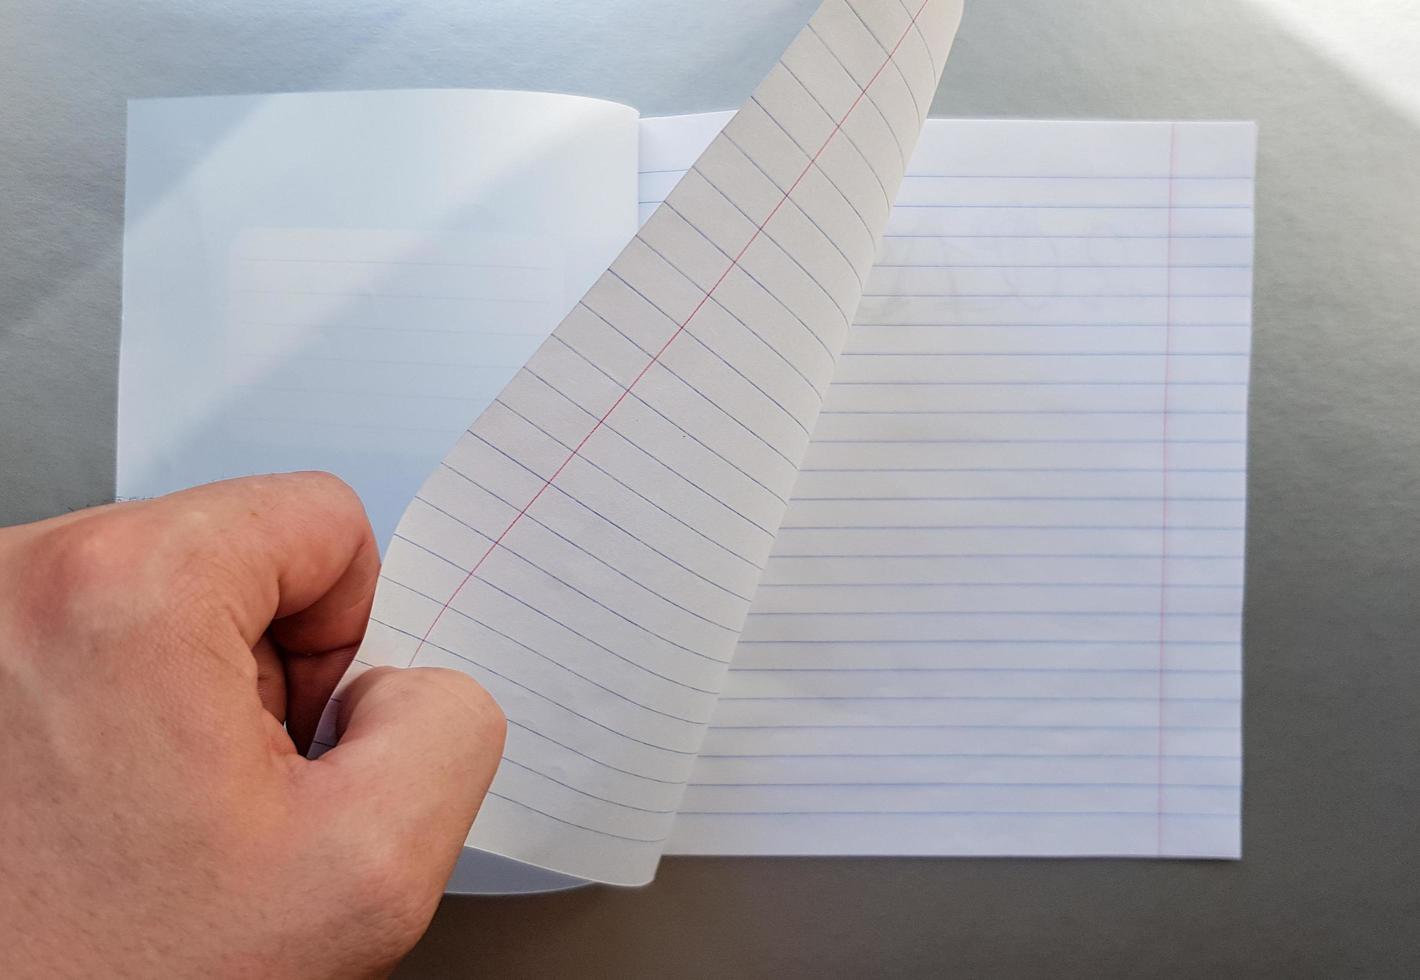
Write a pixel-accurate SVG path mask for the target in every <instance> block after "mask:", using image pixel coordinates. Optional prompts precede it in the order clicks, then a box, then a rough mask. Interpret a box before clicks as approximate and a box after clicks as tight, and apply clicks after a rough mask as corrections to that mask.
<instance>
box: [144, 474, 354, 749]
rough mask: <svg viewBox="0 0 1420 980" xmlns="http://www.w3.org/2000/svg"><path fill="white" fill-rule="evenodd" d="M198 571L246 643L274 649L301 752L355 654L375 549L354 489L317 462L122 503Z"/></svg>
mask: <svg viewBox="0 0 1420 980" xmlns="http://www.w3.org/2000/svg"><path fill="white" fill-rule="evenodd" d="M130 514H131V516H132V517H133V518H134V519H135V520H139V521H142V522H143V523H145V524H147V525H148V526H149V527H150V528H151V530H150V531H149V532H148V533H149V534H151V535H153V536H155V537H157V538H158V539H159V540H161V541H163V542H165V543H166V544H167V546H168V548H169V550H170V551H171V552H172V553H173V554H174V555H175V557H180V558H183V559H184V560H190V563H191V566H192V567H196V568H199V569H201V574H202V575H203V576H205V577H207V578H208V579H209V581H208V582H207V583H206V584H205V586H204V587H203V591H204V592H205V593H207V595H208V598H209V600H210V601H211V602H212V603H213V604H214V605H215V606H216V608H219V609H222V610H224V611H225V612H226V614H227V615H228V616H229V617H230V621H231V624H232V626H234V627H235V630H236V633H237V635H238V636H240V638H241V640H242V642H243V643H244V644H245V646H246V647H247V648H249V649H250V648H254V647H256V646H257V645H258V643H261V642H264V641H263V638H264V637H265V638H267V639H269V640H270V641H271V642H272V643H273V644H274V645H275V646H276V648H277V650H278V652H280V653H281V654H284V655H285V656H284V670H285V688H286V691H285V695H286V721H287V724H288V728H289V730H290V733H291V735H292V737H293V738H294V739H295V741H296V744H297V746H298V747H300V748H301V749H302V750H303V751H304V749H305V748H306V747H307V746H308V745H309V743H310V739H311V738H312V737H313V736H314V734H315V728H316V724H317V722H318V721H319V719H320V714H321V711H322V709H323V708H324V706H325V703H326V701H327V700H328V699H329V698H330V695H331V692H333V691H334V690H335V686H336V684H337V683H339V681H340V678H341V676H342V675H343V674H344V673H345V669H346V668H347V667H348V666H349V665H350V661H351V660H352V659H353V657H354V656H355V652H356V650H357V649H358V647H359V644H360V640H361V639H362V638H363V636H364V633H365V626H366V623H367V621H368V619H369V615H370V606H371V603H372V602H373V599H374V592H375V584H376V580H377V579H378V576H379V567H380V562H379V551H378V549H377V547H376V545H375V539H374V534H373V532H372V531H371V530H370V522H369V520H368V519H367V518H366V516H365V511H364V507H363V506H362V505H361V503H360V499H359V497H358V496H356V494H355V492H354V491H353V490H351V489H350V487H349V486H347V485H346V484H345V483H343V482H342V481H340V480H339V479H337V478H336V477H333V476H331V475H329V474H326V473H286V474H277V475H272V476H261V477H248V478H244V479H238V480H227V481H224V482H221V483H213V484H207V485H205V486H200V487H195V488H193V489H191V490H184V491H180V492H178V493H174V494H170V495H168V496H166V497H161V498H158V499H157V500H152V501H146V502H144V503H143V504H141V505H139V507H138V508H135V509H134V510H133V511H130Z"/></svg>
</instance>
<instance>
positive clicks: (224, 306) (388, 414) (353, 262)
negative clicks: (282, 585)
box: [117, 91, 637, 542]
mask: <svg viewBox="0 0 1420 980" xmlns="http://www.w3.org/2000/svg"><path fill="white" fill-rule="evenodd" d="M636 139H637V131H636V113H635V111H634V110H632V109H629V108H627V107H626V106H620V105H616V104H614V103H610V102H602V101H598V100H594V99H584V98H577V97H573V96H563V95H547V94H542V93H533V92H457V91H406V92H328V93H307V94H300V95H263V96H234V97H218V98H197V99H144V100H138V101H135V102H133V103H131V104H130V107H129V155H128V174H127V177H128V183H127V210H128V213H127V223H126V232H125V238H124V295H123V301H124V312H123V345H122V354H121V359H122V363H121V369H120V372H119V423H118V479H117V482H118V493H119V495H120V496H122V497H142V496H153V495H156V494H160V493H166V492H168V491H171V490H175V489H177V488H179V487H183V486H187V485H189V484H192V483H197V482H201V481H204V480H212V479H218V478H221V477H224V476H236V475H242V474H246V473H251V472H269V471H275V470H289V469H325V470H330V471H332V472H334V473H336V474H338V475H340V476H342V477H344V478H345V479H346V480H347V481H348V482H349V483H351V484H352V485H353V486H354V487H355V488H356V490H358V491H359V493H360V495H361V498H362V499H363V500H364V502H365V506H366V509H367V510H368V511H369V513H370V517H371V520H372V523H373V524H374V526H375V530H376V534H377V536H378V538H379V540H380V541H381V542H384V541H385V540H386V539H387V538H388V537H389V533H390V532H391V531H392V530H393V528H394V525H395V522H396V521H397V519H398V517H399V515H400V513H401V512H402V511H403V509H404V507H405V505H406V504H407V503H408V501H409V498H410V497H411V496H412V495H413V493H414V492H415V490H417V489H418V487H419V484H420V482H421V481H422V480H423V478H424V476H425V475H426V474H427V472H428V469H429V465H430V460H432V459H437V458H438V457H439V456H440V455H441V454H442V453H443V452H444V451H445V450H446V449H447V448H448V446H449V444H450V443H451V442H452V441H453V440H454V439H455V438H456V437H457V435H458V434H459V433H460V432H462V431H463V429H464V427H465V426H467V425H468V420H469V419H471V418H473V417H474V416H475V415H477V414H478V413H479V412H480V411H482V410H483V408H484V407H486V406H487V405H488V403H489V402H490V401H491V400H492V398H493V396H494V395H495V394H497V393H498V391H500V390H501V389H502V387H503V385H504V384H506V383H507V381H508V379H509V378H511V377H512V375H513V373H514V372H515V371H516V370H517V369H518V368H519V367H521V366H522V364H523V363H524V362H525V361H526V360H527V358H528V356H529V355H530V354H531V353H532V351H533V350H534V349H535V348H536V347H537V345H538V344H539V343H540V342H541V341H542V340H543V339H544V338H545V337H546V336H547V334H548V333H550V332H551V330H552V328H553V327H554V326H556V325H557V322H558V321H559V320H560V319H561V318H562V316H563V315H565V313H566V312H567V310H568V309H570V308H571V306H572V304H573V303H574V302H576V300H577V298H578V297H579V296H581V295H582V293H583V292H584V291H585V290H586V288H587V286H588V285H589V284H590V283H591V282H592V281H593V280H594V279H595V278H596V277H597V276H598V275H600V274H601V272H602V270H604V269H605V268H606V265H607V263H608V262H609V261H610V260H611V259H612V258H613V257H614V256H615V254H616V251H617V250H618V249H619V248H620V247H621V246H622V245H623V244H624V243H625V241H626V238H627V236H628V235H630V234H631V233H632V231H633V230H634V227H635V224H634V222H635V216H636V209H635V203H634V202H635V196H634V195H635V184H634V170H635V166H636V159H637V148H636Z"/></svg>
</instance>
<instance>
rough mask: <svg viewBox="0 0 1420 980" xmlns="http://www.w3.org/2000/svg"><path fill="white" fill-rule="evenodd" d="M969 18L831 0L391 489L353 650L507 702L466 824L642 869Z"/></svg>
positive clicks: (676, 795) (513, 841)
mask: <svg viewBox="0 0 1420 980" xmlns="http://www.w3.org/2000/svg"><path fill="white" fill-rule="evenodd" d="M959 16H960V4H959V2H957V0H925V2H921V0H914V2H913V4H912V6H911V7H910V8H909V7H906V6H904V5H903V4H901V3H899V2H898V0H872V2H869V0H854V2H853V3H849V2H846V0H828V2H826V3H824V4H823V6H822V7H821V8H820V9H819V10H818V11H817V13H816V14H815V15H814V17H813V20H812V21H811V22H810V24H809V25H808V26H807V27H806V28H805V30H804V31H803V32H802V33H801V34H800V36H799V37H798V38H797V39H796V40H795V41H794V43H793V44H792V45H791V46H790V48H789V49H788V50H787V51H786V53H785V55H784V57H783V58H782V59H781V61H780V62H779V63H778V64H777V65H776V66H775V68H774V69H773V70H772V71H771V72H770V74H769V76H768V77H767V79H766V80H765V81H764V83H762V84H761V85H760V87H759V88H758V89H757V90H756V91H755V93H754V95H753V96H751V98H750V101H749V102H748V103H747V104H746V106H745V107H744V109H742V110H741V111H740V112H739V113H738V114H737V115H736V116H735V118H734V119H733V120H731V122H730V123H729V125H728V126H726V127H725V130H724V132H723V133H722V134H721V135H720V136H718V137H717V138H716V139H715V140H714V141H713V142H712V143H711V144H710V146H709V148H708V149H707V150H706V152H705V153H704V154H703V155H702V156H701V157H700V159H699V161H698V162H697V164H696V166H695V168H694V170H693V172H692V174H691V175H690V176H689V177H687V178H686V179H685V180H682V181H681V182H680V184H679V185H678V186H677V187H676V189H675V190H674V191H673V192H672V193H671V194H670V196H669V197H668V198H667V200H666V202H665V204H664V205H663V206H662V207H660V208H658V209H657V210H656V212H655V213H654V214H653V215H652V216H651V217H650V219H649V220H648V221H647V222H646V224H645V225H644V226H643V227H642V229H641V231H640V232H639V233H638V234H637V235H636V237H635V238H634V239H633V240H632V242H631V244H630V245H628V246H627V248H626V250H625V251H624V252H622V254H621V255H620V257H618V258H617V260H616V261H615V262H614V263H613V264H612V266H611V268H610V269H609V270H608V271H607V273H606V275H604V276H603V277H602V278H601V279H600V280H598V282H597V283H596V284H595V285H594V286H593V287H592V289H591V290H590V291H589V292H588V293H587V295H586V296H585V297H584V298H583V300H582V301H581V302H580V303H579V304H578V306H577V308H576V309H575V310H574V311H573V312H572V313H571V314H570V315H569V316H568V317H567V319H565V320H564V321H563V323H562V324H561V325H560V326H559V327H558V328H557V330H556V331H555V332H554V334H553V336H552V337H551V338H550V339H549V341H548V342H547V343H546V344H544V345H543V346H542V347H541V348H539V350H538V352H537V353H536V354H534V355H533V357H532V359H531V360H530V361H529V362H528V364H527V365H526V366H525V367H524V368H523V369H522V370H521V371H519V372H518V374H517V376H516V377H515V378H514V379H513V381H512V382H511V383H510V384H509V385H508V387H507V388H505V389H504V391H503V393H502V394H501V395H500V396H499V397H498V398H497V399H496V400H495V401H494V404H493V405H492V406H491V407H490V408H489V409H488V410H487V411H486V412H485V413H484V414H483V415H481V416H480V417H479V418H478V420H477V421H476V422H475V423H474V424H473V426H472V427H471V428H470V429H469V431H468V433H467V434H466V435H465V436H464V437H463V438H461V439H460V441H459V442H458V444H457V445H456V446H455V448H454V449H453V451H452V452H451V453H450V454H449V455H448V456H447V457H446V458H445V460H444V462H443V464H441V465H440V466H439V467H438V468H437V469H436V470H435V471H434V473H433V474H432V475H431V476H430V477H429V480H428V481H427V482H426V483H425V484H424V486H423V488H422V489H421V491H420V493H419V494H418V495H417V496H416V498H415V500H414V502H413V503H412V504H411V506H410V508H409V510H408V511H406V513H405V516H404V518H403V519H402V520H401V522H400V525H399V527H398V529H397V531H396V533H395V537H394V540H393V542H392V543H391V545H390V548H389V553H388V557H387V560H386V564H385V569H384V573H383V577H382V581H381V583H380V587H379V591H378V593H377V596H376V601H375V611H374V614H373V616H372V618H371V624H370V629H369V631H368V633H367V635H366V640H365V643H364V645H363V646H362V648H361V653H360V660H361V662H363V663H366V664H397V665H401V666H403V665H408V664H417V665H437V666H445V667H454V668H456V669H461V670H466V671H468V672H469V673H470V674H472V675H473V676H474V677H476V678H477V679H478V680H479V681H480V682H481V683H482V684H483V685H484V686H485V687H487V688H488V689H489V690H490V691H491V692H492V693H493V694H494V695H495V697H497V699H498V701H499V703H500V704H501V705H502V707H503V709H504V711H505V712H506V714H507V715H508V718H509V735H508V742H507V747H506V750H505V754H504V759H503V763H502V766H501V768H500V769H499V772H498V776H497V778H496V780H495V782H494V785H493V788H492V790H491V791H490V793H489V796H488V798H487V800H486V802H485V803H484V806H483V809H482V810H481V811H480V813H479V817H478V821H477V823H476V824H475V826H474V829H473V832H472V834H471V836H470V838H469V842H470V844H471V845H473V846H476V847H478V848H481V849H483V850H486V851H490V852H493V853H497V854H502V855H506V856H509V857H513V858H516V859H518V860H522V861H525V862H527V863H529V864H534V865H537V866H540V867H545V868H550V869H553V870H556V871H560V872H564V873H568V874H575V875H579V876H582V877H586V878H592V879H598V880H603V881H611V882H619V883H627V884H636V883H641V882H644V881H647V880H649V879H650V877H651V875H652V874H653V873H654V869H655V866H656V863H657V861H658V859H659V856H660V853H661V850H662V846H663V844H664V841H665V838H666V837H667V835H668V834H669V832H670V827H671V823H672V821H673V819H674V815H675V811H676V810H677V808H678V806H679V802H680V796H681V792H682V790H683V787H684V782H685V779H686V777H687V775H688V774H689V771H690V765H691V763H692V762H693V760H694V757H695V754H696V752H697V751H698V749H699V743H700V739H701V737H702V734H703V732H704V728H705V725H706V723H707V722H708V721H709V718H710V713H711V711H712V709H713V707H714V704H715V698H716V695H717V694H718V691H719V687H720V683H721V680H722V678H723V676H724V672H725V667H726V664H727V663H728V661H729V659H730V655H731V653H732V651H733V649H734V643H735V639H736V637H737V636H738V633H739V629H740V626H741V625H742V623H743V619H744V616H745V613H746V612H747V611H748V608H749V602H750V597H751V596H752V595H753V591H754V588H755V585H756V583H757V581H758V577H759V572H760V568H761V566H762V565H763V563H764V560H765V558H766V557H767V555H768V553H769V549H770V545H771V543H772V541H773V538H774V533H775V531H776V529H777V528H778V525H779V521H780V518H781V516H782V514H783V511H784V507H785V505H786V504H787V501H788V497H789V493H790V491H791V488H792V486H793V482H794V478H795V475H796V474H797V472H798V464H799V458H800V456H801V455H802V453H803V451H804V448H805V446H806V445H807V443H808V439H809V431H810V428H811V427H812V425H813V422H814V419H815V417H816V415H817V413H818V409H819V405H820V401H821V398H822V394H823V392H824V391H825V390H826V389H827V386H828V383H829V379H830V378H831V376H832V374H833V369H834V364H835V361H836V358H837V353H838V350H839V348H840V347H841V344H842V342H843V338H844V336H845V334H846V332H847V329H848V325H849V322H850V319H851V316H852V311H853V310H854V309H855V308H856V306H857V303H858V299H859V293H860V291H861V283H862V279H863V277H864V276H865V275H866V274H867V272H868V269H869V267H870V266H871V263H872V259H873V255H874V253H875V251H876V247H877V237H878V235H879V234H880V233H881V231H882V228H883V226H884V224H885V222H886V220H887V216H888V212H889V210H890V206H891V200H892V195H893V193H894V192H895V190H896V187H897V184H898V183H899V181H900V180H901V176H902V173H903V169H904V167H905V164H906V160H907V158H908V157H909V156H910V153H911V150H912V147H913V145H914V144H915V142H916V139H917V135H918V133H919V131H920V127H921V124H922V122H923V118H924V110H925V107H926V106H927V104H928V103H929V102H930V100H931V97H932V94H933V93H934V92H935V90H936V85H937V78H938V75H939V72H940V69H941V66H942V64H943V60H944V59H945V56H946V52H947V48H948V46H949V43H950V39H951V36H952V34H953V32H954V30H955V25H956V22H957V20H958V18H959ZM333 751H336V752H338V751H340V750H339V747H336V748H335V749H334V750H333Z"/></svg>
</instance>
